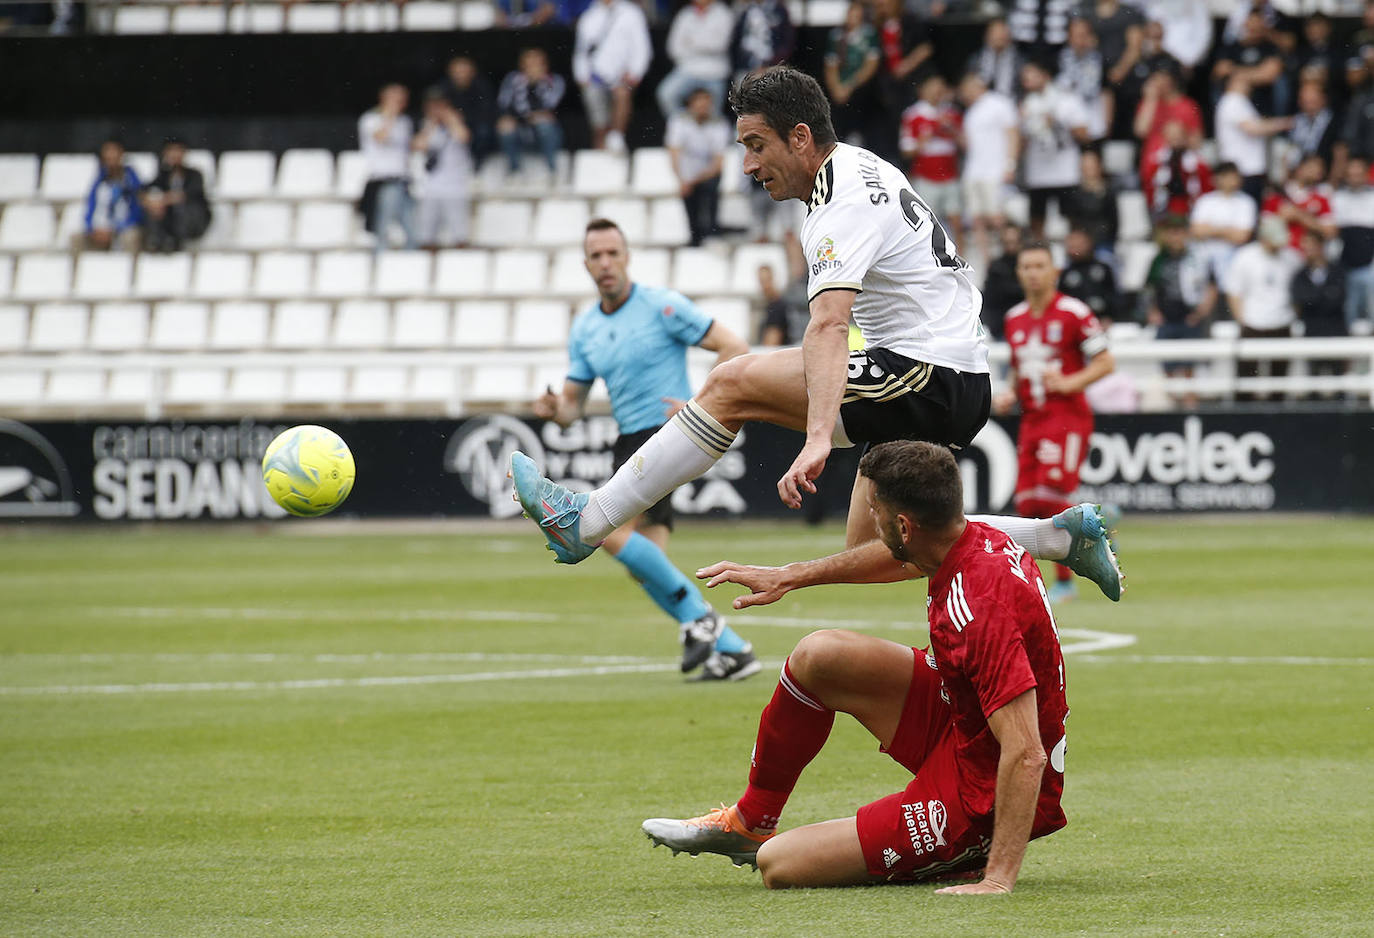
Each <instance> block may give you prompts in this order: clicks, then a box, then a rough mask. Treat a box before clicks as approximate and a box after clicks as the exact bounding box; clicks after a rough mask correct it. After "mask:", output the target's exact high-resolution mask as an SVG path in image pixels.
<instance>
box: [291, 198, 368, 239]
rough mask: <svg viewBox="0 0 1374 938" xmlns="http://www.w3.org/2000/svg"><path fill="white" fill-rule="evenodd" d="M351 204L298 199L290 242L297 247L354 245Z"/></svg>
mask: <svg viewBox="0 0 1374 938" xmlns="http://www.w3.org/2000/svg"><path fill="white" fill-rule="evenodd" d="M353 214H354V212H353V206H351V205H349V204H348V203H346V202H302V203H301V204H300V205H298V206H296V233H295V236H294V237H293V238H292V239H291V242H292V245H293V246H295V247H300V248H343V247H353V246H355V245H356V244H357V240H356V239H355V237H354V232H353Z"/></svg>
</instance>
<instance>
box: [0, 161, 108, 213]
mask: <svg viewBox="0 0 1374 938" xmlns="http://www.w3.org/2000/svg"><path fill="white" fill-rule="evenodd" d="M86 165H87V167H88V168H89V166H90V163H89V162H87V164H86ZM89 181H90V180H87V182H89ZM37 194H38V157H37V156H36V155H35V154H33V153H0V202H13V201H16V200H18V199H31V198H33V197H34V196H35V195H37Z"/></svg>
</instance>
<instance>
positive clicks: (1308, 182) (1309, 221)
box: [1260, 153, 1338, 250]
mask: <svg viewBox="0 0 1374 938" xmlns="http://www.w3.org/2000/svg"><path fill="white" fill-rule="evenodd" d="M1325 178H1326V160H1324V159H1322V158H1321V157H1320V156H1318V155H1317V154H1315V153H1313V154H1311V155H1310V156H1307V157H1304V158H1303V161H1302V162H1301V163H1299V164H1298V168H1297V169H1295V170H1293V174H1292V175H1291V176H1290V177H1289V178H1288V182H1287V184H1285V185H1284V187H1283V190H1282V191H1280V192H1270V193H1269V194H1268V195H1266V196H1265V197H1264V201H1263V203H1261V205H1260V214H1261V215H1277V216H1278V217H1279V218H1282V219H1283V220H1284V221H1286V222H1287V223H1288V239H1289V247H1291V248H1293V249H1294V250H1301V248H1302V236H1303V232H1305V231H1315V232H1316V233H1317V234H1319V235H1321V236H1322V238H1324V239H1330V238H1334V237H1336V235H1337V234H1338V230H1337V228H1336V222H1335V216H1334V215H1333V214H1332V212H1331V191H1330V188H1329V187H1328V186H1327V185H1326V184H1325V183H1324V182H1323V181H1322V180H1324V179H1325Z"/></svg>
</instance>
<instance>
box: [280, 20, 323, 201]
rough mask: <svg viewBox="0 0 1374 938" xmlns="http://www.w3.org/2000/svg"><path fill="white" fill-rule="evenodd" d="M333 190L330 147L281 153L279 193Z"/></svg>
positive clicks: (300, 195) (306, 195)
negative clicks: (328, 148)
mask: <svg viewBox="0 0 1374 938" xmlns="http://www.w3.org/2000/svg"><path fill="white" fill-rule="evenodd" d="M332 5H333V4H331V6H332ZM292 9H299V7H293V8H292ZM333 190H334V154H333V153H331V152H329V151H328V150H287V151H286V152H285V153H283V154H282V155H281V163H280V164H278V166H277V195H278V196H280V197H281V198H284V199H312V198H319V197H321V196H326V195H329V193H330V192H332V191H333Z"/></svg>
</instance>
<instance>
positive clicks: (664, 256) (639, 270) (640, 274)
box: [584, 248, 672, 293]
mask: <svg viewBox="0 0 1374 938" xmlns="http://www.w3.org/2000/svg"><path fill="white" fill-rule="evenodd" d="M671 261H672V253H671V252H670V251H666V250H664V249H663V248H640V249H639V250H638V251H634V252H632V253H631V254H630V276H631V277H633V278H634V280H635V282H636V283H647V284H649V285H650V286H656V287H659V286H665V285H666V284H667V283H668V267H669V264H670V263H671ZM584 273H585V271H584ZM586 289H587V292H588V293H591V292H592V291H593V289H594V288H593V286H592V282H591V280H590V279H588V280H587V288H586Z"/></svg>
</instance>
